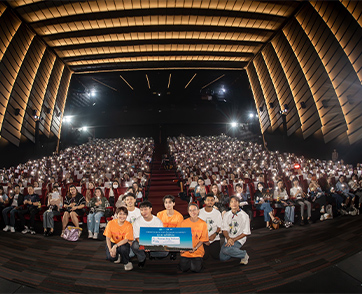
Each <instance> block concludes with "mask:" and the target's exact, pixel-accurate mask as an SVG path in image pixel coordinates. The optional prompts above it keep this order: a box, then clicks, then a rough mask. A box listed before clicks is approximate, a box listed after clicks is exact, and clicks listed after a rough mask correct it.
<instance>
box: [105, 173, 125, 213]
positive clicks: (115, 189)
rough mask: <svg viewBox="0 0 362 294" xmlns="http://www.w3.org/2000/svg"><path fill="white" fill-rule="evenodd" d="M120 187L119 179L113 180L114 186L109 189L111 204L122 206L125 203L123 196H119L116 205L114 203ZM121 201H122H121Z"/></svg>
mask: <svg viewBox="0 0 362 294" xmlns="http://www.w3.org/2000/svg"><path fill="white" fill-rule="evenodd" d="M119 187H120V185H119V182H118V181H117V180H115V181H113V182H112V186H111V187H110V189H109V197H108V201H109V204H110V206H116V208H118V207H121V206H122V205H123V203H121V202H122V200H123V199H122V197H118V199H117V202H116V205H114V201H115V193H116V194H117V193H118V188H119ZM117 196H119V195H117ZM119 201H120V203H119Z"/></svg>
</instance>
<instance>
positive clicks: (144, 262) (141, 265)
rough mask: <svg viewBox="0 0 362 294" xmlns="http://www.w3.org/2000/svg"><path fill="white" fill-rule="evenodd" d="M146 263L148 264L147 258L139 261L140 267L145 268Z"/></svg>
mask: <svg viewBox="0 0 362 294" xmlns="http://www.w3.org/2000/svg"><path fill="white" fill-rule="evenodd" d="M145 264H146V258H145V260H144V261H142V262H139V263H138V267H139V268H144V267H145Z"/></svg>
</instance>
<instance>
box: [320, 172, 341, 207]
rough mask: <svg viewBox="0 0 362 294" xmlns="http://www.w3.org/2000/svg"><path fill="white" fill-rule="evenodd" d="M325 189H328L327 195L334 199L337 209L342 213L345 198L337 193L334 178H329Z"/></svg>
mask: <svg viewBox="0 0 362 294" xmlns="http://www.w3.org/2000/svg"><path fill="white" fill-rule="evenodd" d="M325 188H326V190H325V192H326V194H327V195H329V196H330V197H332V199H334V201H335V203H336V207H337V212H338V213H341V209H342V205H343V201H344V197H343V196H342V195H340V194H338V193H336V189H335V187H334V185H333V182H332V176H329V177H328V178H327V184H326V187H325Z"/></svg>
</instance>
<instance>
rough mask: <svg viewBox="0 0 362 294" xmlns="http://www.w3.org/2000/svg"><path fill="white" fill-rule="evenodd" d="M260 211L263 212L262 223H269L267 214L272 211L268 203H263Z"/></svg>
mask: <svg viewBox="0 0 362 294" xmlns="http://www.w3.org/2000/svg"><path fill="white" fill-rule="evenodd" d="M260 210H264V221H265V222H269V221H270V215H269V212H271V211H273V208H272V207H271V206H270V204H269V203H268V202H264V203H262V204H261V205H260Z"/></svg>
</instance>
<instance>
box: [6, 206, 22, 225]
mask: <svg viewBox="0 0 362 294" xmlns="http://www.w3.org/2000/svg"><path fill="white" fill-rule="evenodd" d="M9 212H10V227H14V226H15V213H17V212H18V211H17V210H16V209H15V207H14V206H8V207H5V208H4V210H3V220H4V223H5V225H6V226H8V225H9V218H8V213H9Z"/></svg>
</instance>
